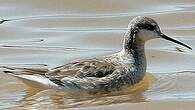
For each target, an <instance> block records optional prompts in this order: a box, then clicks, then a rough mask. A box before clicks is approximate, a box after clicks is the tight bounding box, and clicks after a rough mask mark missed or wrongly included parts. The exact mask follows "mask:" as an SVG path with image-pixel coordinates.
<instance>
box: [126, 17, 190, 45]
mask: <svg viewBox="0 0 195 110" xmlns="http://www.w3.org/2000/svg"><path fill="white" fill-rule="evenodd" d="M128 29H129V31H128V32H127V33H126V35H125V36H126V38H128V41H129V43H130V44H131V43H133V42H135V41H136V40H139V42H146V41H148V40H151V39H155V38H163V39H166V40H169V41H172V42H175V43H177V44H180V45H182V46H184V47H187V48H189V49H192V48H191V47H189V46H188V45H186V44H184V43H182V42H180V41H178V40H175V39H173V38H170V37H168V36H167V35H165V34H163V33H162V32H161V30H160V27H159V26H158V24H157V22H156V21H155V20H153V19H152V18H149V17H141V16H138V17H135V18H134V19H133V20H131V22H130V23H129V25H128ZM126 40H127V39H126Z"/></svg>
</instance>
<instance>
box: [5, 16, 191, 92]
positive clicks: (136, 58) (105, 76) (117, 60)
mask: <svg viewBox="0 0 195 110" xmlns="http://www.w3.org/2000/svg"><path fill="white" fill-rule="evenodd" d="M155 38H163V39H166V40H169V41H172V42H175V43H177V44H180V45H182V46H184V47H187V48H189V49H192V48H191V47H189V46H188V45H186V44H184V43H182V42H180V41H177V40H175V39H173V38H170V37H168V36H167V35H165V34H163V33H162V32H161V30H160V27H159V26H158V24H157V22H156V21H155V20H153V19H152V18H149V17H142V16H138V17H135V18H134V19H133V20H131V21H130V23H129V25H128V29H127V32H126V33H125V35H124V42H123V47H122V50H121V51H119V52H118V53H115V54H111V55H107V56H102V57H97V58H92V59H85V60H77V61H73V62H70V63H68V64H65V65H62V66H59V67H56V68H53V69H50V70H38V69H30V68H9V67H5V68H6V70H5V71H4V72H5V73H8V74H10V75H12V76H15V77H17V78H19V79H20V80H22V81H23V82H24V83H27V84H28V85H32V84H35V85H38V86H42V87H47V88H53V89H60V90H64V91H88V92H101V91H106V92H107V91H108V92H109V91H112V90H120V89H123V88H126V87H128V86H130V85H134V84H136V83H138V82H140V81H141V80H142V79H143V77H144V75H145V73H146V57H145V50H144V45H145V42H147V41H149V40H151V39H155Z"/></svg>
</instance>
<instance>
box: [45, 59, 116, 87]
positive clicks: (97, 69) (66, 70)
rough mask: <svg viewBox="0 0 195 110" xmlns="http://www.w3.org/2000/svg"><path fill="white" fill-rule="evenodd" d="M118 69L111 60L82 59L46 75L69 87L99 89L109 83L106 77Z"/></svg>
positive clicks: (53, 80)
mask: <svg viewBox="0 0 195 110" xmlns="http://www.w3.org/2000/svg"><path fill="white" fill-rule="evenodd" d="M115 71H116V66H115V65H114V64H113V63H111V62H110V61H109V62H108V61H106V60H101V59H97V58H96V59H89V60H83V61H82V60H80V61H75V62H72V63H68V64H66V65H63V66H60V67H57V68H54V69H52V70H51V71H50V72H47V73H46V74H45V76H46V77H47V78H48V79H50V80H51V81H52V82H54V83H56V84H58V85H60V86H62V87H64V88H66V90H67V88H68V89H71V90H72V89H74V90H75V89H77V90H78V89H80V90H81V89H84V90H94V89H97V88H98V89H99V88H100V85H107V83H108V81H107V80H108V79H107V78H105V77H107V76H109V75H111V74H113V73H114V72H115Z"/></svg>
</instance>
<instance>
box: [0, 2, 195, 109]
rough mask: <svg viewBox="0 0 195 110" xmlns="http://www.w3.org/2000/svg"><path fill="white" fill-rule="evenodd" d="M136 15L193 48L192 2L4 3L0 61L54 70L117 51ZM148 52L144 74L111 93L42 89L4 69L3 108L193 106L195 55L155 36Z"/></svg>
mask: <svg viewBox="0 0 195 110" xmlns="http://www.w3.org/2000/svg"><path fill="white" fill-rule="evenodd" d="M137 15H144V16H150V17H152V18H154V19H155V20H156V21H157V22H158V23H159V25H160V26H161V28H162V31H163V32H164V33H166V34H167V35H169V36H171V37H174V38H176V39H179V40H181V41H183V42H185V43H187V44H189V45H190V46H192V48H195V44H194V43H193V42H194V41H195V36H194V35H195V19H194V17H195V1H194V0H189V1H186V2H184V1H178V0H172V1H168V0H158V1H153V0H148V1H147V2H144V3H143V1H137V0H136V1H132V0H131V1H129V0H123V1H118V0H106V1H105V0H85V2H83V1H82V0H59V1H54V0H53V1H51V0H50V1H49V0H41V1H40V0H28V1H26V0H20V1H18V0H1V1H0V17H1V18H2V19H4V20H8V21H4V20H2V21H0V53H1V54H0V65H1V66H16V67H33V68H52V67H55V66H59V65H62V64H64V63H67V62H69V61H71V60H74V59H78V58H81V59H83V58H92V57H94V56H101V55H107V54H111V53H114V52H117V51H119V50H120V49H121V45H122V40H123V35H124V32H125V31H126V27H127V24H128V23H129V21H130V20H131V19H132V18H133V17H134V16H137ZM146 55H147V63H148V67H147V72H148V73H147V75H146V77H145V79H144V80H143V81H142V82H141V83H139V84H138V85H135V86H134V87H131V88H128V89H127V90H125V91H119V92H113V93H109V94H97V95H89V94H88V95H86V94H76V95H75V94H68V93H65V92H60V91H55V90H43V91H41V90H37V89H35V88H29V87H27V86H26V85H24V84H23V83H21V82H20V81H18V80H17V79H15V78H13V77H11V76H8V75H6V74H4V73H2V72H0V83H1V85H0V108H1V109H5V108H8V109H64V108H71V109H81V110H82V109H83V110H86V109H92V110H93V109H107V110H109V109H110V110H111V109H116V110H118V109H130V108H131V109H132V110H134V109H135V110H137V109H149V110H156V109H157V108H158V109H163V110H164V109H170V110H178V108H180V109H189V110H190V109H191V110H193V109H194V108H195V85H194V83H195V68H194V62H195V52H194V51H190V50H188V49H186V48H183V47H181V46H178V45H176V44H173V43H170V42H167V41H165V40H162V39H156V40H152V41H150V42H148V43H147V44H146ZM84 96H85V97H84Z"/></svg>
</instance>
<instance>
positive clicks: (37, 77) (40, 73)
mask: <svg viewBox="0 0 195 110" xmlns="http://www.w3.org/2000/svg"><path fill="white" fill-rule="evenodd" d="M1 68H3V70H2V71H3V72H4V73H6V74H8V75H11V76H14V77H16V78H17V79H19V80H20V81H22V82H23V83H24V84H26V85H28V86H30V87H36V88H43V87H44V88H52V87H54V86H56V85H55V84H54V83H52V82H51V81H50V80H49V79H47V78H46V77H45V76H44V75H45V73H46V72H48V71H49V70H48V69H35V68H15V67H6V66H2V67H1Z"/></svg>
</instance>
